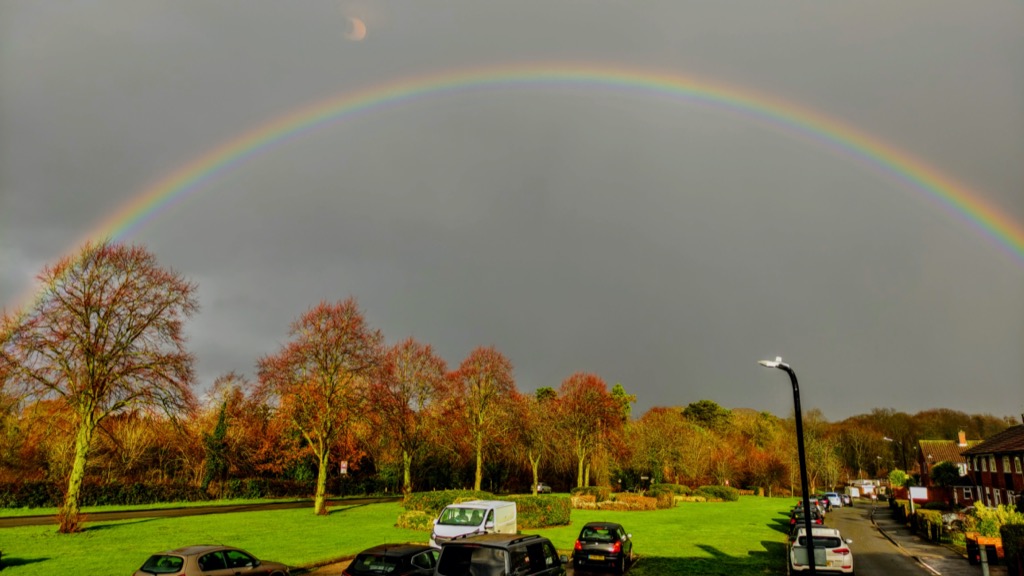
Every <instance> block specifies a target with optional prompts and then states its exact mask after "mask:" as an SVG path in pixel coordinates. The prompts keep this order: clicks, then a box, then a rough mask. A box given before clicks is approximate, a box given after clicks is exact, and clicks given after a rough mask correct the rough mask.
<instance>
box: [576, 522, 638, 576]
mask: <svg viewBox="0 0 1024 576" xmlns="http://www.w3.org/2000/svg"><path fill="white" fill-rule="evenodd" d="M632 562H633V536H632V534H627V533H626V530H625V528H623V527H622V525H621V524H616V523H614V522H588V523H587V524H585V525H584V526H583V529H582V530H580V536H579V538H577V539H576V544H574V545H573V552H572V565H573V567H574V568H575V569H576V570H585V569H588V568H591V569H600V570H613V571H615V572H616V573H618V574H622V573H623V572H625V571H626V569H627V568H629V566H630V564H632Z"/></svg>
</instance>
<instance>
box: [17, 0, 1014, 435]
mask: <svg viewBox="0 0 1024 576" xmlns="http://www.w3.org/2000/svg"><path fill="white" fill-rule="evenodd" d="M346 16H358V17H360V18H362V19H363V20H364V21H365V22H366V23H367V26H368V28H369V34H368V36H367V39H366V40H365V41H363V42H349V41H347V40H346V39H345V36H344V32H345V21H344V18H345V17H346ZM1022 18H1024V7H1022V6H1021V5H1020V4H1019V3H1013V2H1003V3H994V4H992V5H990V6H988V7H987V8H986V10H985V11H979V10H977V9H976V7H972V6H968V5H961V4H960V3H956V2H948V3H946V2H944V3H940V4H936V3H934V2H929V3H927V4H923V3H921V4H915V3H908V4H900V5H897V6H893V5H891V4H890V3H884V2H877V3H875V2H865V3H856V4H852V3H851V4H841V5H830V4H821V3H817V2H815V3H805V4H801V5H791V6H787V7H785V8H780V7H778V6H774V7H769V6H762V5H760V4H758V3H748V2H742V3H737V2H732V3H714V4H713V5H705V4H698V3H694V4H691V3H687V2H678V1H676V0H673V1H671V2H653V3H642V4H638V3H634V2H619V1H611V0H608V1H574V0H564V1H559V2H550V1H548V2H535V3H531V2H506V3H500V4H496V3H480V2H471V1H468V0H467V1H455V0H453V1H444V2H442V1H438V0H425V1H416V2H410V1H394V2H365V3H362V4H360V3H356V2H350V3H345V2H341V3H316V4H314V3H309V4H292V3H289V4H287V5H285V4H280V3H274V2H242V3H230V2H228V3H218V4H213V5H211V4H208V3H202V2H196V3H192V2H170V3H158V2H150V3H135V2H128V3H115V2H111V3H108V4H87V5H74V6H70V7H69V6H66V5H64V4H58V3H49V2H21V3H7V4H4V5H3V6H2V7H0V22H3V24H0V26H3V30H2V32H3V35H2V36H0V37H2V38H3V40H2V42H3V44H2V46H0V48H2V50H0V78H2V79H3V82H0V151H2V154H0V194H2V196H0V202H2V204H0V208H2V210H0V225H2V227H3V228H2V239H0V263H2V264H3V275H2V276H0V296H2V298H0V300H2V301H4V302H5V303H6V302H9V301H10V300H11V298H13V295H14V294H17V293H20V292H22V291H23V290H24V289H25V286H26V281H27V279H28V278H30V277H31V276H32V275H33V274H35V273H36V272H38V270H39V268H40V267H41V266H42V265H43V264H44V263H46V262H50V261H52V260H53V259H55V258H56V257H58V256H59V255H60V254H61V252H62V251H63V250H64V249H65V248H66V247H67V246H68V245H69V244H70V243H71V242H72V241H74V239H76V238H78V237H79V236H81V234H83V233H85V232H87V231H89V230H91V229H93V228H94V227H95V226H96V224H97V223H98V222H101V221H102V220H103V219H104V218H105V216H106V215H108V214H110V213H112V212H113V211H115V210H117V208H118V207H120V206H121V205H123V204H124V202H126V201H127V200H129V199H130V198H132V197H133V196H134V195H136V194H138V193H139V192H140V191H141V190H144V189H146V187H147V186H150V185H152V183H153V182H155V181H156V180H158V179H159V178H160V177H162V176H164V175H166V174H168V173H170V172H172V171H174V170H175V169H176V168H178V167H180V166H182V165H183V164H184V163H185V162H187V161H189V160H191V159H193V158H196V157H198V156H200V155H202V154H204V153H205V152H206V151H208V150H210V149H212V148H213V147H214V146H217V145H219V144H221V143H223V142H225V141H228V140H230V139H231V138H233V137H235V136H237V135H238V134H240V133H242V132H243V131H245V130H246V129H249V128H252V127H254V126H257V125H260V124H262V123H264V122H267V121H269V120H270V119H271V118H274V117H276V116H278V115H280V114H283V113H285V112H287V111H289V110H295V109H299V108H301V107H304V106H308V105H309V104H311V103H315V102H318V101H322V100H324V99H325V98H328V97H331V96H335V95H339V94H342V93H345V92H348V91H353V90H359V89H365V88H367V87H369V86H374V85H379V84H381V83H384V82H388V81H392V80H395V79H399V78H404V77H409V76H411V75H419V74H427V73H431V72H437V71H443V70H447V69H453V68H459V67H465V66H478V67H488V66H497V65H500V64H501V63H506V62H511V61H586V62H591V63H595V64H600V65H608V66H618V67H622V68H627V69H630V68H635V69H663V70H671V71H675V72H676V73H678V74H684V75H688V76H692V77H696V78H702V79H707V80H715V81H720V82H726V83H730V84H733V85H736V86H740V87H749V88H750V89H752V90H754V91H756V92H760V93H763V94H768V95H771V96H772V97H774V98H777V99H778V100H780V101H788V102H791V103H793V104H794V105H795V106H798V107H799V106H806V107H809V108H811V109H815V110H818V111H820V112H821V113H823V114H826V115H830V116H833V117H836V118H840V119H842V120H843V121H844V122H846V123H847V124H849V125H852V126H855V127H856V128H858V129H859V130H861V131H863V132H865V133H868V134H872V135H874V136H875V137H877V138H878V139H879V140H881V141H885V142H888V143H890V144H891V145H892V146H894V147H896V148H898V149H902V150H905V151H907V152H909V153H911V154H912V155H914V156H916V157H919V158H921V159H923V160H925V161H926V162H928V163H929V164H930V165H931V166H933V167H935V168H936V169H939V170H941V171H943V172H944V173H946V174H948V175H950V176H954V177H955V178H957V179H958V180H960V181H961V182H963V183H965V184H969V185H970V187H971V188H972V189H973V190H975V191H976V192H977V194H978V195H983V196H984V197H986V198H988V199H989V200H990V201H991V202H992V203H994V204H995V205H996V206H997V207H998V208H999V209H1000V210H1001V211H1002V212H1004V213H1006V214H1007V215H1009V216H1010V217H1011V218H1012V219H1013V220H1014V221H1015V222H1018V223H1019V222H1024V196H1022V195H1021V194H1020V190H1022V189H1024V174H1022V172H1021V170H1020V169H1019V167H1018V164H1019V158H1020V156H1021V153H1022V151H1024V111H1022V109H1021V106H1020V102H1022V101H1024V74H1022V73H1021V70H1022V69H1024V66H1021V65H1020V64H1021V62H1020V56H1019V55H1020V54H1024V39H1022V37H1021V35H1020V34H1019V30H1020V24H1021V22H1022ZM130 240H132V241H137V242H141V243H144V244H145V245H146V246H148V247H149V248H150V249H152V250H153V251H154V252H155V253H156V254H157V257H158V258H159V260H160V262H161V263H163V264H165V265H168V266H172V267H174V268H175V269H177V270H178V271H180V272H182V273H183V274H184V275H186V276H187V277H189V278H191V279H193V280H195V281H196V282H198V284H199V286H200V298H201V300H202V306H203V309H202V312H201V314H200V316H199V317H198V318H196V319H195V320H194V321H193V322H192V323H191V324H190V325H189V332H190V335H191V345H192V347H193V349H194V350H195V351H196V354H197V356H198V357H199V373H200V375H201V379H202V384H204V385H206V384H209V383H210V382H212V380H213V379H214V378H215V377H216V376H217V375H219V374H221V373H223V372H226V371H228V370H238V371H241V372H247V373H250V374H252V372H253V367H254V364H255V361H256V359H257V358H258V357H259V356H260V355H263V354H268V353H272V352H274V351H275V350H276V349H277V347H278V346H279V345H280V344H281V343H282V342H284V341H285V339H286V338H287V329H288V325H289V323H290V322H291V321H292V320H293V319H294V318H295V317H297V316H298V315H299V314H301V313H302V312H303V311H304V310H305V309H306V308H308V307H309V306H311V305H313V304H315V303H316V302H318V301H319V300H321V299H326V300H335V299H342V298H345V297H347V296H349V295H352V296H355V297H356V298H357V299H358V300H359V303H360V305H361V306H362V307H363V308H364V309H365V310H366V314H367V317H368V320H369V321H370V322H371V323H372V324H373V325H375V326H377V327H380V328H381V329H382V330H383V331H384V334H385V336H386V337H387V338H388V339H389V340H390V341H397V340H400V339H402V338H405V337H406V336H409V335H412V336H415V337H417V338H418V339H420V340H422V341H424V342H427V343H430V344H432V345H433V346H434V347H435V348H437V349H438V350H439V351H440V352H441V353H442V354H443V355H444V357H445V358H446V359H447V360H448V362H449V363H450V364H451V365H452V366H455V365H457V364H458V363H459V361H460V360H461V359H462V358H464V357H465V356H466V355H467V354H468V353H469V351H470V350H471V349H472V348H474V347H476V346H480V345H494V346H496V347H497V348H498V349H499V350H501V351H502V352H504V353H505V354H507V355H508V356H509V357H510V358H511V359H512V361H513V363H514V365H515V367H516V374H517V378H518V383H519V387H520V388H521V389H523V390H532V389H534V388H536V387H538V386H556V387H557V386H558V385H559V383H560V382H561V380H562V379H564V378H565V377H567V376H568V375H570V374H571V373H572V372H574V371H578V370H585V371H592V372H596V373H598V374H600V375H601V376H602V377H604V378H605V379H606V380H607V381H608V382H609V383H610V384H611V383H614V382H622V383H623V385H625V386H626V388H627V389H628V390H630V391H631V392H635V393H636V394H637V395H638V397H639V402H638V407H637V409H638V411H642V410H645V409H647V408H649V407H651V406H654V405H681V404H686V403H689V402H693V401H696V400H700V399H704V398H710V399H713V400H715V401H717V402H719V403H721V404H723V405H725V406H729V407H753V408H758V409H765V410H770V411H773V412H775V413H778V414H785V413H787V412H788V411H789V410H790V409H791V395H790V392H789V389H788V386H787V385H786V383H785V382H784V381H781V380H780V379H781V377H782V375H780V374H773V373H768V372H765V371H764V370H762V369H760V368H759V367H758V366H757V364H756V361H757V360H759V359H762V358H771V357H774V356H775V355H776V354H782V355H783V356H784V357H785V358H786V359H787V360H789V361H791V362H792V363H793V364H794V366H795V367H796V368H797V369H798V371H799V372H800V375H801V381H802V382H803V383H804V386H803V389H804V394H805V398H806V400H805V403H806V405H808V406H811V407H820V408H822V409H823V410H824V412H825V414H826V415H827V416H829V417H833V418H839V417H843V416H846V415H849V414H852V413H856V412H861V411H866V410H868V409H870V408H872V407H876V406H892V407H895V408H898V409H903V410H910V411H916V410H919V409H925V408H929V407H933V406H943V407H950V408H956V409H963V410H967V411H982V412H993V413H996V414H1013V413H1016V412H1019V411H1021V409H1024V405H1022V403H1024V393H1022V388H1024V387H1022V386H1021V382H1022V379H1024V360H1022V359H1021V358H1022V355H1021V354H1020V351H1021V347H1022V344H1024V298H1021V293H1022V288H1024V266H1022V262H1021V261H1020V259H1019V258H1015V257H1014V256H1012V255H1011V254H1009V253H1008V252H1007V251H1006V250H1003V249H1000V247H999V246H997V245H996V243H994V242H992V241H991V240H989V239H986V238H985V237H983V235H982V234H980V233H979V232H978V231H977V230H975V229H972V228H971V227H970V226H969V225H967V224H966V223H965V222H964V220H963V218H962V217H960V216H958V215H956V214H950V213H949V212H947V211H944V210H943V209H942V208H941V207H940V206H939V204H938V203H937V202H936V200H935V198H933V197H930V196H929V195H928V194H926V193H925V192H924V191H923V190H921V189H918V188H914V187H912V186H909V185H907V184H905V183H904V182H902V181H900V180H898V179H896V178H893V177H892V176H891V175H887V174H886V173H885V172H884V171H881V170H878V169H877V166H875V167H873V166H870V165H866V164H864V163H862V162H859V161H856V160H855V159H853V158H852V157H851V156H849V155H844V154H840V153H836V152H835V151H834V150H831V149H828V148H826V147H823V146H821V145H819V144H818V143H816V142H814V141H812V140H809V139H805V138H799V137H795V136H794V135H793V134H792V133H791V132H788V131H786V130H784V129H781V128H780V127H778V126H773V125H770V124H766V123H765V122H763V121H758V120H757V119H756V118H754V117H752V116H750V115H744V114H738V113H736V112H734V111H728V110H723V109H721V108H714V107H707V106H698V105H694V104H692V103H686V102H682V101H678V100H671V99H659V98H652V97H650V96H648V95H644V94H641V93H639V92H636V93H630V92H628V91H627V92H613V91H598V90H595V91H591V92H587V91H582V90H565V89H559V90H545V89H543V88H538V89H535V90H516V91H512V92H506V93H501V92H496V91H492V92H486V93H476V92H471V91H463V92H458V91H456V92H454V93H451V94H448V95H445V96H438V97H434V98H421V99H414V100H412V101H410V102H407V103H405V104H404V105H402V106H398V107H392V108H387V109H374V110H371V111H370V112H369V113H366V114H362V115H358V116H353V117H350V118H346V119H344V121H342V122H340V123H338V124H336V125H331V126H325V127H322V128H321V129H319V130H313V131H310V132H308V133H306V134H304V135H303V136H302V137H301V138H296V139H293V140H291V141H288V142H284V143H282V144H280V145H278V146H276V147H274V148H272V149H270V150H267V151H266V152H265V153H263V154H260V155H259V156H257V157H255V158H254V159H252V160H249V161H247V162H245V163H243V164H241V165H240V166H237V167H235V168H234V169H232V170H229V171H226V172H223V173H220V174H218V175H217V176H216V177H214V178H211V179H209V180H207V181H206V182H204V183H203V185H202V187H201V189H200V190H198V191H196V193H194V194H193V195H192V196H191V197H190V198H188V199H187V200H185V201H184V202H182V203H180V204H179V205H176V206H175V207H173V208H171V209H168V210H166V211H165V212H163V213H162V214H160V215H159V217H157V218H155V219H154V220H153V221H152V222H151V223H150V224H148V225H147V226H145V227H144V228H142V229H141V230H140V231H139V232H138V233H137V234H136V235H134V236H133V237H131V238H130Z"/></svg>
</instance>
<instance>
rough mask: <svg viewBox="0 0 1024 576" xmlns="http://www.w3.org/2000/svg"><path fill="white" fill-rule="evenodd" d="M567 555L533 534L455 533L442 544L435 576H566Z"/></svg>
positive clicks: (545, 539)
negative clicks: (512, 575)
mask: <svg viewBox="0 0 1024 576" xmlns="http://www.w3.org/2000/svg"><path fill="white" fill-rule="evenodd" d="M567 561H568V558H566V557H565V556H559V555H558V551H557V550H555V546H554V544H552V543H551V541H550V540H548V539H547V538H545V537H543V536H538V535H536V534H480V535H475V536H456V537H455V538H452V539H451V540H448V541H446V542H445V543H444V544H442V545H441V557H440V558H439V559H438V561H437V570H436V571H435V572H434V574H435V575H436V576H504V575H507V574H515V575H516V576H565V563H566V562H567Z"/></svg>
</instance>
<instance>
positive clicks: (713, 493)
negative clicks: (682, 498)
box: [694, 486, 740, 502]
mask: <svg viewBox="0 0 1024 576" xmlns="http://www.w3.org/2000/svg"><path fill="white" fill-rule="evenodd" d="M694 494H696V495H699V496H704V497H706V498H707V499H708V500H714V499H717V500H724V501H726V502H735V501H737V500H739V499H740V491H739V490H737V489H735V488H733V487H732V486H701V487H700V488H697V490H696V491H695V492H694Z"/></svg>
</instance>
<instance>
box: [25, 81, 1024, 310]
mask: <svg viewBox="0 0 1024 576" xmlns="http://www.w3.org/2000/svg"><path fill="white" fill-rule="evenodd" d="M515 87H526V88H534V89H538V88H558V87H564V88H570V89H578V90H584V89H586V90H603V91H616V90H618V91H623V92H628V93H633V94H641V95H649V96H655V97H661V98H666V97H667V98H671V99H675V100H679V101H683V102H688V103H693V104H698V105H705V106H713V107H718V108H721V109H724V110H726V111H729V112H732V113H737V114H741V115H744V116H749V117H752V118H753V119H755V120H759V121H761V122H765V123H767V124H768V125H770V126H773V127H776V128H780V129H783V130H785V131H787V132H791V133H794V134H796V135H798V136H801V137H805V138H808V139H810V140H812V141H814V142H816V143H820V144H822V145H824V146H827V147H830V148H832V149H834V150H837V151H839V152H840V153H842V154H843V155H846V156H849V157H852V158H853V159H854V160H856V161H860V162H863V163H865V164H866V165H867V166H869V167H871V168H873V169H876V170H879V171H880V172H883V173H887V174H888V175H890V176H891V177H893V178H895V179H896V180H898V181H902V182H903V183H905V184H907V185H909V187H910V188H912V189H914V190H917V191H920V193H922V194H924V195H925V196H926V197H927V198H929V199H930V200H933V201H935V202H937V203H938V204H940V205H942V206H943V207H944V208H945V209H947V210H948V211H950V212H951V213H953V214H954V215H956V216H957V217H958V218H960V219H962V220H964V221H966V222H967V223H968V224H969V225H970V226H973V227H974V228H976V229H977V230H979V231H980V232H981V233H982V234H983V235H985V236H988V237H989V238H990V240H992V241H993V242H994V243H995V244H996V245H999V246H1002V247H1004V248H1005V249H1007V250H1009V252H1010V253H1011V254H1012V255H1013V257H1014V258H1016V259H1017V260H1019V261H1020V262H1022V263H1024V228H1022V227H1021V226H1020V224H1018V223H1017V222H1014V221H1013V220H1011V219H1010V218H1009V217H1008V216H1006V215H1004V214H1002V213H1000V212H999V211H998V210H997V209H996V208H994V207H993V206H992V205H991V204H989V203H987V202H986V201H985V200H984V199H982V198H981V196H980V195H978V194H977V193H975V192H974V191H972V190H971V189H970V188H968V187H967V186H965V185H963V184H961V183H959V182H957V181H955V180H953V179H952V178H950V177H949V176H946V175H944V174H943V173H942V172H940V171H939V170H938V169H937V168H934V167H932V166H930V165H928V164H926V163H924V162H922V161H921V160H919V159H917V158H914V157H913V156H911V155H910V154H909V153H907V152H904V151H902V150H900V149H897V148H896V147H894V146H890V145H888V144H886V143H885V142H882V141H881V140H879V139H878V138H875V137H872V136H870V135H868V134H865V133H863V132H861V131H859V130H857V129H856V128H854V127H853V126H851V125H849V124H846V123H844V122H842V121H840V120H838V119H835V118H831V117H828V116H826V115H824V114H821V113H819V112H816V111H814V110H812V109H810V108H807V107H805V106H800V105H797V104H794V103H790V102H785V101H782V100H778V99H775V98H772V97H769V96H766V95H764V94H759V93H756V92H754V91H751V90H748V89H742V90H741V89H739V88H735V87H731V86H727V85H725V84H719V83H715V82H712V81H709V80H706V79H702V78H697V77H693V76H686V75H682V74H678V73H675V72H666V71H657V70H641V69H637V68H635V67H632V66H630V67H628V68H627V67H625V66H609V65H594V64H587V63H525V64H524V63H518V64H508V65H502V66H498V67H495V66H488V67H485V68H467V69H458V70H449V71H441V72H437V73H433V74H425V75H421V76H414V77H408V78H402V79H398V80H395V81H392V82H388V83H384V84H380V85H376V86H372V87H369V88H366V89H363V90H358V91H354V92H346V93H342V94H339V95H336V96H333V97H330V98H327V99H325V100H321V101H318V102H315V103H313V104H311V105H308V106H304V107H302V108H299V109H296V110H293V111H291V112H288V113H285V114H283V115H281V116H278V117H276V118H274V119H272V120H270V121H269V122H266V123H265V124H262V125H260V126H257V127H255V128H252V129H250V130H248V131H246V132H244V133H242V134H241V135H238V136H236V137H234V138H231V139H229V140H227V141H225V142H224V143H222V144H221V145H220V146H217V147H216V148H213V149H211V150H209V151H207V152H206V153H204V154H202V155H201V156H198V157H196V158H195V159H193V160H192V161H190V162H188V163H187V164H185V165H183V166H181V167H179V168H178V169H176V170H174V171H173V172H170V173H169V174H167V175H166V176H164V177H163V178H162V179H160V180H158V181H156V182H155V183H153V184H152V185H150V186H149V187H147V188H146V189H144V190H143V191H142V192H141V193H139V194H137V195H136V196H134V197H133V198H132V199H131V200H130V201H129V202H127V203H126V204H124V205H122V206H121V207H120V208H119V209H118V210H117V211H116V212H114V213H113V214H111V215H110V216H109V217H108V218H106V219H105V220H103V221H102V222H100V223H99V224H98V225H97V226H95V227H94V228H93V229H92V230H90V231H89V232H88V233H87V234H85V235H84V236H83V237H81V238H80V239H79V240H78V241H77V242H76V243H75V244H74V246H73V247H72V248H71V249H70V250H69V251H68V253H71V252H72V251H73V250H75V249H77V248H78V247H79V246H81V245H82V244H83V243H84V242H86V241H97V240H102V239H111V240H115V241H117V240H123V239H125V238H127V237H129V236H131V235H132V234H133V233H134V232H136V231H137V230H139V229H140V228H142V227H143V226H145V225H146V224H147V223H148V222H150V221H152V220H153V219H155V218H157V217H158V216H160V214H161V213H162V212H163V211H165V210H166V209H168V208H169V207H171V206H174V205H176V204H178V203H180V202H182V201H183V200H185V199H186V198H188V197H190V196H191V195H193V194H195V193H197V192H198V191H200V190H201V189H202V188H203V185H204V183H206V182H207V181H209V180H210V179H211V178H212V177H214V176H216V175H218V174H222V173H224V172H226V171H229V170H231V169H234V168H236V167H238V166H241V165H242V164H244V163H245V162H247V161H248V160H250V159H251V158H253V157H255V156H257V155H259V154H262V153H264V152H267V151H268V150H270V149H272V148H273V147H275V146H276V145H278V144H281V143H282V142H284V141H286V140H290V139H293V138H297V137H300V136H302V135H303V134H305V133H308V132H310V131H312V130H315V129H318V128H321V127H323V126H325V125H328V124H331V123H334V122H339V121H341V120H343V119H346V118H349V117H351V116H353V115H356V114H359V113H361V112H370V111H374V110H380V109H384V108H386V107H388V106H397V105H401V104H403V103H406V102H409V101H413V100H416V99H420V98H426V97H441V96H445V95H450V94H457V93H463V92H466V91H468V90H476V91H481V90H484V91H486V90H491V91H497V90H502V89H508V88H515ZM18 301H19V302H21V303H22V305H24V303H26V302H30V301H31V294H29V295H28V297H27V298H19V299H18Z"/></svg>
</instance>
